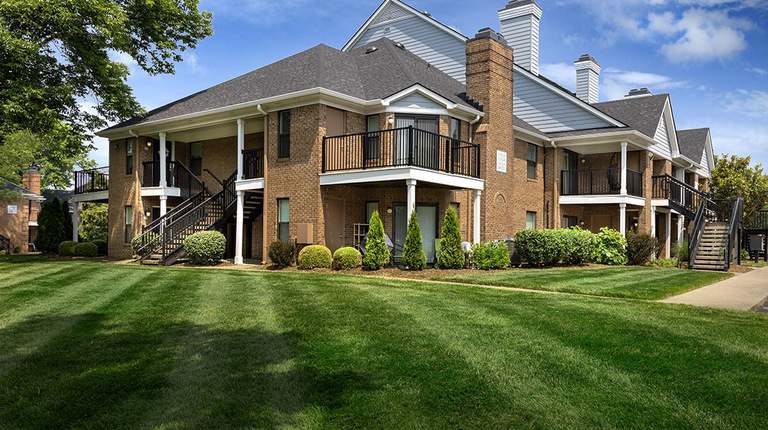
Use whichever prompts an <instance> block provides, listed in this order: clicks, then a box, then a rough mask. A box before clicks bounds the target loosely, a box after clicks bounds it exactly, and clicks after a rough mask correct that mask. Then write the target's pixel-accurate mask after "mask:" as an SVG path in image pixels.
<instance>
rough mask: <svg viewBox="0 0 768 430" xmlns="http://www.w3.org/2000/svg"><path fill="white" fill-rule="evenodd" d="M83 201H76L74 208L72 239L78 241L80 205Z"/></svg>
mask: <svg viewBox="0 0 768 430" xmlns="http://www.w3.org/2000/svg"><path fill="white" fill-rule="evenodd" d="M81 205H82V203H75V204H74V205H73V206H74V208H73V210H72V241H73V242H77V240H78V234H79V233H80V207H81Z"/></svg>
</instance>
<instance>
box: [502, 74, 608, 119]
mask: <svg viewBox="0 0 768 430" xmlns="http://www.w3.org/2000/svg"><path fill="white" fill-rule="evenodd" d="M512 108H513V111H514V112H515V115H517V116H518V117H520V119H522V120H523V121H525V122H527V123H529V124H531V125H532V126H534V127H536V128H538V129H539V130H541V131H543V132H545V133H549V132H556V131H570V130H585V129H590V128H600V127H610V126H611V124H609V123H607V122H605V121H604V120H602V119H600V118H598V117H597V116H595V115H593V114H592V113H590V112H587V111H586V110H585V109H583V108H581V107H579V106H577V105H575V104H574V103H572V102H570V101H568V100H566V99H565V98H564V97H562V96H560V95H559V94H556V93H555V92H553V91H551V90H550V89H548V88H545V87H543V86H541V85H539V84H538V83H536V82H534V81H533V80H532V79H530V78H529V77H527V76H525V75H523V74H521V73H516V74H515V83H514V91H513V106H512Z"/></svg>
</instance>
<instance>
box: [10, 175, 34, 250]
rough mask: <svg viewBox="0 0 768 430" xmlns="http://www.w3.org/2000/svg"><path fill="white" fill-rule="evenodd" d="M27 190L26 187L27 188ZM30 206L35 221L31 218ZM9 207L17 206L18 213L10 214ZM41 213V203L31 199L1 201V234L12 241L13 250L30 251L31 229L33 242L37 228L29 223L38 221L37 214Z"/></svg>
mask: <svg viewBox="0 0 768 430" xmlns="http://www.w3.org/2000/svg"><path fill="white" fill-rule="evenodd" d="M25 188H26V187H25ZM30 205H31V206H32V213H33V215H34V219H33V218H30V216H29V215H30ZM8 206H16V213H15V214H9V213H8ZM39 211H40V202H37V201H32V200H29V199H22V200H17V201H13V202H4V201H0V234H2V235H3V236H5V237H7V238H8V239H10V240H11V250H13V247H15V246H19V247H21V252H23V253H26V252H27V251H29V246H28V244H29V242H30V236H29V233H30V229H31V230H32V238H31V239H32V240H33V241H34V239H35V233H36V232H37V228H36V227H30V226H29V221H30V220H32V221H36V220H37V213H38V212H39Z"/></svg>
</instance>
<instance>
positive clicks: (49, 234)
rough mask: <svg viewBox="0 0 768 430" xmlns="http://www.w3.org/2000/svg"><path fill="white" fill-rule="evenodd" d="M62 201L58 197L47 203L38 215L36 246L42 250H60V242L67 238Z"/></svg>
mask: <svg viewBox="0 0 768 430" xmlns="http://www.w3.org/2000/svg"><path fill="white" fill-rule="evenodd" d="M61 219H62V215H61V202H60V201H59V198H58V197H54V198H53V201H50V202H48V203H45V204H44V205H43V207H42V208H40V213H39V214H38V215H37V237H36V238H35V247H36V248H37V249H38V250H40V251H45V252H58V251H59V244H60V243H61V242H64V241H65V240H67V237H65V236H64V225H63V224H62V222H61Z"/></svg>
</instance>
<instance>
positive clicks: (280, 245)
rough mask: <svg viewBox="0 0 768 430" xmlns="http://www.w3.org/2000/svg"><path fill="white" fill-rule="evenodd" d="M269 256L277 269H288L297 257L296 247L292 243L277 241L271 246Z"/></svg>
mask: <svg viewBox="0 0 768 430" xmlns="http://www.w3.org/2000/svg"><path fill="white" fill-rule="evenodd" d="M267 256H269V260H270V261H272V264H273V265H274V266H275V267H276V268H277V269H282V268H284V267H288V266H290V265H291V264H293V259H294V257H296V246H294V244H293V243H292V242H283V241H282V240H276V241H274V242H272V243H270V244H269V250H268V251H267Z"/></svg>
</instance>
